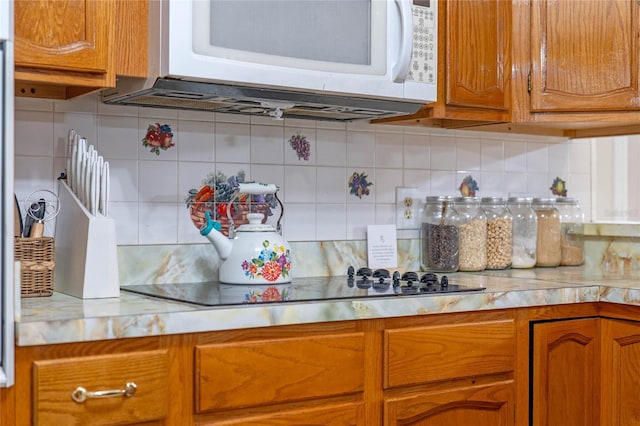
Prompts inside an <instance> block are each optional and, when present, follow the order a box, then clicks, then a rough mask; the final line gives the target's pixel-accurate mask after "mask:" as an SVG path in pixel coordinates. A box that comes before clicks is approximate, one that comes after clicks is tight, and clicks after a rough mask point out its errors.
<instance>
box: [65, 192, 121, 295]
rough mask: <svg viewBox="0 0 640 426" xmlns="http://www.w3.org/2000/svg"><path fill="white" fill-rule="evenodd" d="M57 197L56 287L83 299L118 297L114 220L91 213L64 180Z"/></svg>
mask: <svg viewBox="0 0 640 426" xmlns="http://www.w3.org/2000/svg"><path fill="white" fill-rule="evenodd" d="M58 197H59V198H60V201H59V202H60V213H59V214H58V217H57V219H56V231H55V262H56V266H55V277H54V281H53V288H54V290H55V291H58V292H60V293H65V294H68V295H71V296H75V297H79V298H82V299H100V298H107V297H119V296H120V277H119V275H118V250H117V245H116V228H115V223H114V221H113V219H112V218H110V217H108V216H102V215H100V214H98V215H96V216H94V215H92V214H91V213H90V212H89V210H87V209H86V208H85V206H84V205H83V204H82V202H81V201H80V200H79V199H78V197H77V196H76V195H75V194H74V193H73V192H72V191H71V189H70V188H69V186H68V185H67V184H66V182H64V181H60V189H59V191H58Z"/></svg>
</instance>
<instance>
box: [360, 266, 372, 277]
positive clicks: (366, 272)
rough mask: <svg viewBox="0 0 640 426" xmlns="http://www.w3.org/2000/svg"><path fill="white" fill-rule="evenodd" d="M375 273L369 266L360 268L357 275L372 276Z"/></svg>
mask: <svg viewBox="0 0 640 426" xmlns="http://www.w3.org/2000/svg"><path fill="white" fill-rule="evenodd" d="M372 274H373V272H372V271H371V269H369V268H358V271H357V272H356V275H357V276H359V277H370V276H371V275H372Z"/></svg>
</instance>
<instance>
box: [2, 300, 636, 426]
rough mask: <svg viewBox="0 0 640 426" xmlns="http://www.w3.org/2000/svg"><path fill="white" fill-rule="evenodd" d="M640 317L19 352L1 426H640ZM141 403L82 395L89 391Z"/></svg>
mask: <svg viewBox="0 0 640 426" xmlns="http://www.w3.org/2000/svg"><path fill="white" fill-rule="evenodd" d="M636 320H640V310H639V309H638V308H637V307H624V306H622V305H616V304H602V303H584V304H575V305H557V306H552V307H533V308H522V309H504V310H493V311H480V312H461V313H455V314H441V315H440V314H434V315H417V316H411V317H401V318H385V319H370V320H358V321H342V322H327V323H316V324H301V325H289V326H274V327H262V328H254V329H240V330H225V331H212V332H202V333H192V334H184V335H168V336H156V337H145V338H132V339H115V340H104V341H95V342H83V343H70V344H62V345H43V346H29V347H17V348H16V384H15V386H13V387H12V388H8V389H2V390H0V420H1V421H2V424H13V425H16V426H27V425H32V424H33V425H36V424H37V425H60V424H65V425H74V424H78V425H80V424H92V425H94V424H95V425H111V424H113V425H115V424H145V425H149V426H150V425H154V426H169V425H171V426H172V425H176V426H185V425H187V426H188V425H209V426H213V425H217V426H220V425H227V426H239V425H250V426H251V425H256V426H257V425H261V426H262V425H274V426H282V425H301V424H304V425H340V426H342V425H358V426H376V425H429V426H431V425H433V426H435V425H479V426H485V425H487V426H488V425H491V426H513V425H517V426H526V425H534V426H542V425H548V426H555V425H563V426H572V425H581V426H584V425H594V426H596V425H602V426H632V425H635V424H639V423H638V422H637V419H638V418H640V417H639V415H640V412H639V411H638V408H637V407H638V404H637V395H638V394H639V393H640V385H639V383H640V361H639V360H640V322H636ZM129 381H133V382H135V383H136V384H137V385H138V387H137V391H136V394H135V395H134V396H132V397H131V398H126V397H123V396H118V397H116V398H105V399H102V398H100V399H89V400H87V401H86V402H84V403H81V404H79V403H76V402H74V401H73V400H72V398H71V393H72V392H73V391H74V390H76V388H77V387H78V386H82V387H84V388H86V389H87V390H88V391H94V392H95V391H104V390H114V389H122V388H123V387H124V385H125V384H126V383H127V382H129Z"/></svg>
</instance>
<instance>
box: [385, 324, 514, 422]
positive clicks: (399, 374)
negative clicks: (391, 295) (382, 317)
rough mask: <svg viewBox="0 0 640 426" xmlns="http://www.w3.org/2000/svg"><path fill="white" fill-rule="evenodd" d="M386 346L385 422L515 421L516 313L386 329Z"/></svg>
mask: <svg viewBox="0 0 640 426" xmlns="http://www.w3.org/2000/svg"><path fill="white" fill-rule="evenodd" d="M385 348H386V350H385V381H384V383H385V389H388V390H389V391H388V394H387V395H386V396H385V400H384V408H383V416H384V424H385V425H445V424H446V425H467V424H469V425H471V424H473V425H479V426H483V425H486V426H489V425H492V426H507V425H513V422H514V405H515V383H514V380H513V371H514V369H515V351H516V327H515V322H514V320H513V319H506V320H495V321H486V320H485V321H478V322H468V323H460V324H446V325H434V326H423V327H409V328H402V329H393V330H385ZM402 387H408V388H406V389H402ZM394 388H399V389H397V390H398V392H394V390H395V389H394ZM403 391H404V392H403Z"/></svg>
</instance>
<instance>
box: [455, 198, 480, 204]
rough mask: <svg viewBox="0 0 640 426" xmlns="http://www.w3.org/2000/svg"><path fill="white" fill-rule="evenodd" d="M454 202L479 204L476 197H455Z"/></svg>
mask: <svg viewBox="0 0 640 426" xmlns="http://www.w3.org/2000/svg"><path fill="white" fill-rule="evenodd" d="M453 203H454V204H477V203H478V199H477V198H476V197H455V198H454V199H453Z"/></svg>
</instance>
